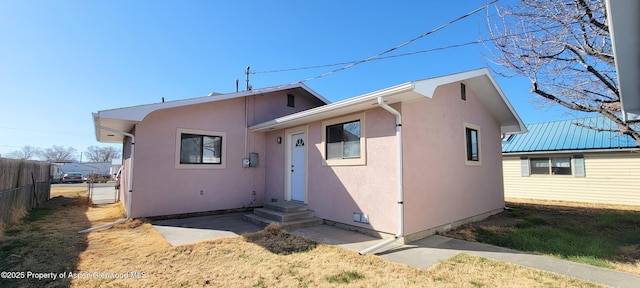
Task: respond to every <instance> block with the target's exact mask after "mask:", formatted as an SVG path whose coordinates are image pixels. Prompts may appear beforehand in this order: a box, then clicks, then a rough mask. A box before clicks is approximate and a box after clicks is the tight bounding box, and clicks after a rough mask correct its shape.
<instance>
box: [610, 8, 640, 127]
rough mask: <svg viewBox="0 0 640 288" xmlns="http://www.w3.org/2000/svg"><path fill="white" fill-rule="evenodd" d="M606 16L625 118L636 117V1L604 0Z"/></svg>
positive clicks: (639, 105) (639, 53)
mask: <svg viewBox="0 0 640 288" xmlns="http://www.w3.org/2000/svg"><path fill="white" fill-rule="evenodd" d="M606 6H607V15H608V17H607V19H608V21H609V29H610V34H611V43H612V46H613V53H614V59H615V66H616V74H617V76H618V89H619V91H620V105H621V107H622V112H623V113H622V117H623V120H624V121H625V122H636V121H640V97H638V95H640V82H639V81H638V78H640V50H638V47H639V46H640V38H639V37H638V33H639V31H638V27H640V18H639V17H638V15H637V14H638V11H640V1H620V0H607V1H606Z"/></svg>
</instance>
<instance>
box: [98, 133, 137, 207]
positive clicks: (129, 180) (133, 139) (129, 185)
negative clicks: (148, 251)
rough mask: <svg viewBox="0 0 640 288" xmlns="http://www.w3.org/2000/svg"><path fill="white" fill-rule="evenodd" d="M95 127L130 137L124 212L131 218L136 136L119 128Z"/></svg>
mask: <svg viewBox="0 0 640 288" xmlns="http://www.w3.org/2000/svg"><path fill="white" fill-rule="evenodd" d="M96 127H97V128H99V129H103V130H107V131H110V132H113V133H116V134H120V135H124V136H127V137H130V138H131V161H129V175H128V176H127V189H129V191H128V192H129V201H127V205H126V207H125V210H126V211H125V212H127V219H132V218H131V202H133V200H132V199H133V198H132V196H133V195H132V194H133V186H132V185H133V159H134V157H133V156H134V152H135V150H136V149H135V145H136V137H135V136H134V135H133V134H131V133H127V132H124V131H119V130H115V129H112V128H109V127H104V126H100V125H96Z"/></svg>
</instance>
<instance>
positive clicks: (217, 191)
mask: <svg viewBox="0 0 640 288" xmlns="http://www.w3.org/2000/svg"><path fill="white" fill-rule="evenodd" d="M286 94H287V93H286V92H278V93H270V94H266V95H256V96H249V97H245V98H237V99H230V100H223V101H218V102H211V103H204V104H198V105H190V106H183V107H177V108H171V109H165V110H158V111H155V112H152V113H150V114H149V115H147V117H145V118H144V119H143V120H142V121H141V122H140V123H138V124H137V125H136V131H135V136H136V144H135V146H136V147H135V156H134V157H135V159H134V160H135V162H134V181H133V191H134V192H133V202H132V203H133V206H132V216H133V217H150V216H159V215H170V214H183V213H192V212H201V211H212V210H222V209H234V208H242V207H253V206H260V205H262V203H263V201H264V187H265V167H264V163H265V160H266V158H265V149H264V147H265V144H264V143H265V134H264V133H251V132H247V130H246V127H247V123H252V122H254V121H255V117H256V115H259V116H260V117H272V118H276V117H278V116H282V113H286V114H289V113H294V112H298V111H302V110H305V109H308V108H310V106H312V105H317V103H313V101H309V100H307V101H305V100H304V99H305V98H304V97H298V98H299V99H296V100H297V102H296V107H295V108H291V107H286V103H287V102H286ZM213 97H215V96H213ZM264 102H269V103H270V102H273V103H277V104H273V105H278V106H284V107H286V108H282V109H273V107H272V106H269V105H264ZM245 108H246V110H245ZM245 111H247V112H248V113H246V114H245ZM178 128H186V129H196V130H204V131H217V132H225V133H226V139H225V140H224V141H225V144H226V159H225V160H226V168H224V169H197V168H193V169H179V168H176V167H175V164H176V163H175V161H176V160H175V157H176V135H177V129H178ZM245 135H246V136H245ZM245 143H246V144H245ZM245 145H246V149H245ZM249 152H257V153H258V154H259V158H260V159H259V163H260V165H259V167H257V168H242V159H243V158H246V157H248V153H249ZM223 161H224V160H223ZM125 164H126V163H125ZM200 191H202V193H201V192H200ZM254 191H255V193H254ZM201 194H202V195H201Z"/></svg>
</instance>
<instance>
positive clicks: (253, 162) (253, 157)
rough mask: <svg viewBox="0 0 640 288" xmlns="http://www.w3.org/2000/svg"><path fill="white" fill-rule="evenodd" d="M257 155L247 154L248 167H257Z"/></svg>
mask: <svg viewBox="0 0 640 288" xmlns="http://www.w3.org/2000/svg"><path fill="white" fill-rule="evenodd" d="M258 158H259V157H258V153H255V152H251V153H249V167H254V168H255V167H258Z"/></svg>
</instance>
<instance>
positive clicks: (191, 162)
mask: <svg viewBox="0 0 640 288" xmlns="http://www.w3.org/2000/svg"><path fill="white" fill-rule="evenodd" d="M225 138H226V134H225V133H224V132H214V131H202V130H192V129H182V128H178V133H177V135H176V168H213V169H216V168H225V163H224V158H225V149H226V147H225V146H226V145H225V140H226V139H225Z"/></svg>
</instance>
